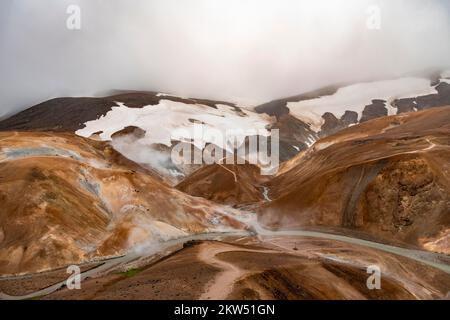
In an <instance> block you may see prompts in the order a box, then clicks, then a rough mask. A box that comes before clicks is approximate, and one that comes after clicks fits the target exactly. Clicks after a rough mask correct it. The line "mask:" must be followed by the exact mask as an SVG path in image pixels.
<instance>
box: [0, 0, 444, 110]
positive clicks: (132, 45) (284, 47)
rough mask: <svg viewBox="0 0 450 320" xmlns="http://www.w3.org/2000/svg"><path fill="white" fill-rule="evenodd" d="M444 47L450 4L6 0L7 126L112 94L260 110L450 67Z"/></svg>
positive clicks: (1, 52) (2, 33)
mask: <svg viewBox="0 0 450 320" xmlns="http://www.w3.org/2000/svg"><path fill="white" fill-rule="evenodd" d="M70 4H77V5H79V7H80V8H81V29H80V30H69V29H67V27H66V20H67V18H68V17H69V15H68V14H67V13H66V10H67V7H68V6H69V5H70ZM371 5H378V6H379V8H380V10H381V11H380V13H381V25H380V26H381V29H380V30H372V29H369V28H367V20H368V19H369V14H368V11H367V10H368V8H369V7H370V6H371ZM371 21H372V20H371ZM449 39H450V6H449V1H448V0H426V1H423V0H133V1H130V0H1V1H0V98H1V100H0V117H1V116H4V115H6V114H10V113H12V112H16V111H18V110H21V109H24V108H26V107H29V106H31V105H33V104H36V103H38V102H41V101H43V100H46V99H49V98H52V97H58V96H80V95H87V96H92V95H99V94H103V93H105V92H108V91H110V90H113V89H131V90H154V91H162V92H170V93H174V94H179V95H185V96H193V97H210V98H217V99H225V100H230V101H241V102H246V103H258V102H264V101H267V100H270V99H274V98H279V97H284V96H289V95H293V94H299V93H302V92H305V91H308V90H311V89H315V88H318V87H321V86H324V85H327V84H332V83H336V82H349V81H354V80H358V79H372V78H379V77H396V76H400V75H402V74H405V73H408V72H411V71H416V70H421V69H426V68H430V67H440V66H442V67H444V66H450V40H449Z"/></svg>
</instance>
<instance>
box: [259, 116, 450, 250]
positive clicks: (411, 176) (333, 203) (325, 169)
mask: <svg viewBox="0 0 450 320" xmlns="http://www.w3.org/2000/svg"><path fill="white" fill-rule="evenodd" d="M449 137H450V107H442V108H435V109H430V110H427V111H421V112H417V113H408V114H403V115H399V116H391V117H384V118H379V119H375V120H372V121H368V122H365V123H364V124H361V125H357V126H353V127H351V128H348V129H346V130H343V131H341V132H339V133H337V134H335V135H332V136H329V137H327V138H324V139H322V140H319V141H318V142H316V144H315V145H314V146H313V147H312V148H310V149H309V150H307V151H305V152H302V153H300V154H299V155H298V156H296V157H295V158H294V159H292V160H290V161H288V162H287V163H285V164H284V165H283V167H282V168H281V170H280V172H279V173H278V175H277V176H276V177H275V178H274V179H272V180H271V181H270V182H269V183H268V184H267V185H266V186H267V187H268V188H269V189H270V193H269V196H270V198H272V199H274V200H273V201H272V202H269V203H266V204H264V205H263V207H262V208H261V210H260V212H259V220H260V222H261V223H263V224H265V225H267V226H270V227H272V228H281V229H283V228H302V227H305V226H333V227H345V228H350V229H355V230H360V231H364V232H367V233H369V234H372V235H374V236H376V237H379V238H380V239H388V240H393V239H395V240H400V241H403V242H405V243H410V244H414V245H417V246H420V247H422V248H424V249H427V250H431V251H436V252H442V253H446V254H449V253H450V242H449V241H450V211H449V208H450V176H449V172H450V140H449Z"/></svg>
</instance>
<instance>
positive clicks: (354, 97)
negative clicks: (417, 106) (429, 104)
mask: <svg viewBox="0 0 450 320" xmlns="http://www.w3.org/2000/svg"><path fill="white" fill-rule="evenodd" d="M436 93H437V91H436V89H435V88H434V87H432V86H431V83H430V80H429V79H424V78H401V79H396V80H386V81H376V82H366V83H359V84H355V85H351V86H347V87H343V88H340V89H339V90H338V91H337V92H336V93H335V94H333V95H329V96H323V97H320V98H316V99H310V100H304V101H299V102H289V103H288V104H287V107H288V108H289V110H290V112H291V114H292V115H293V116H295V117H296V118H298V119H300V120H302V121H304V122H306V123H308V124H310V126H311V129H312V130H314V131H316V132H319V131H320V129H321V127H322V125H323V123H324V119H323V118H322V115H323V114H325V113H326V112H331V113H333V114H334V115H335V116H336V118H338V119H340V118H341V117H342V116H343V115H344V113H345V111H347V110H348V111H355V112H357V113H358V115H359V119H361V117H362V112H363V111H364V108H365V107H366V106H367V105H370V104H371V103H372V100H375V99H379V100H385V101H386V107H387V109H388V113H389V115H394V114H396V113H397V109H396V108H394V107H393V106H392V105H391V103H392V102H393V101H394V100H395V99H404V98H412V97H417V96H423V95H428V94H436Z"/></svg>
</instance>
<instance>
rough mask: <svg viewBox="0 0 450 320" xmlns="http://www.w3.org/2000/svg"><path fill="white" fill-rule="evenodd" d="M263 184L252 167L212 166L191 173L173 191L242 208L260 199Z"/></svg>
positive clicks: (264, 179)
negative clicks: (177, 190)
mask: <svg viewBox="0 0 450 320" xmlns="http://www.w3.org/2000/svg"><path fill="white" fill-rule="evenodd" d="M266 181H267V177H264V176H261V175H260V169H259V168H258V167H257V166H254V165H250V164H245V165H244V164H242V165H229V164H213V165H208V166H205V167H202V168H200V169H199V170H197V171H195V172H194V173H192V174H191V175H190V176H188V177H187V178H186V179H184V180H183V181H182V182H181V183H179V184H178V185H177V186H176V188H177V189H179V190H181V191H183V192H186V193H188V194H190V195H192V196H196V197H202V198H205V199H208V200H212V201H214V202H218V203H223V204H228V205H237V204H240V205H243V204H249V203H254V202H258V201H261V200H264V196H263V195H264V189H263V187H262V184H263V183H264V182H266Z"/></svg>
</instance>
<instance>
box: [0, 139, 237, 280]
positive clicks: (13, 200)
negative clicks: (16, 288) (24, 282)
mask: <svg viewBox="0 0 450 320" xmlns="http://www.w3.org/2000/svg"><path fill="white" fill-rule="evenodd" d="M0 199H1V204H2V205H1V207H0V274H16V273H26V272H36V271H42V270H48V269H54V268H57V267H61V266H64V265H68V264H79V263H82V262H85V261H89V260H92V259H96V258H104V257H106V256H111V255H119V254H123V253H125V252H126V251H127V250H128V249H130V248H133V247H135V246H137V245H144V244H145V243H148V242H155V243H156V242H158V241H160V240H167V239H170V238H173V237H180V236H184V235H188V234H193V233H199V232H207V231H211V230H216V229H217V228H218V227H216V226H218V225H220V226H222V227H224V228H230V227H231V228H232V227H233V226H235V227H239V226H240V225H239V224H238V223H236V222H234V221H232V220H230V219H229V218H227V217H226V216H224V215H223V214H222V212H223V211H221V208H220V207H218V206H215V205H214V204H212V203H210V202H208V201H207V200H203V199H198V198H192V197H190V196H188V195H185V194H183V193H181V192H180V191H178V190H175V189H172V188H170V187H168V186H167V185H166V184H164V183H162V182H160V181H159V180H158V179H157V178H155V177H154V176H152V174H151V172H149V171H147V170H145V169H142V168H140V167H139V166H137V165H136V164H134V163H133V162H131V161H129V160H127V159H125V158H123V157H122V156H121V155H120V154H118V153H116V152H115V151H114V150H113V149H112V148H111V147H109V146H108V145H107V144H105V143H102V142H97V141H93V140H88V139H84V138H80V137H77V136H75V135H72V134H51V135H50V134H47V133H17V132H16V133H0Z"/></svg>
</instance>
